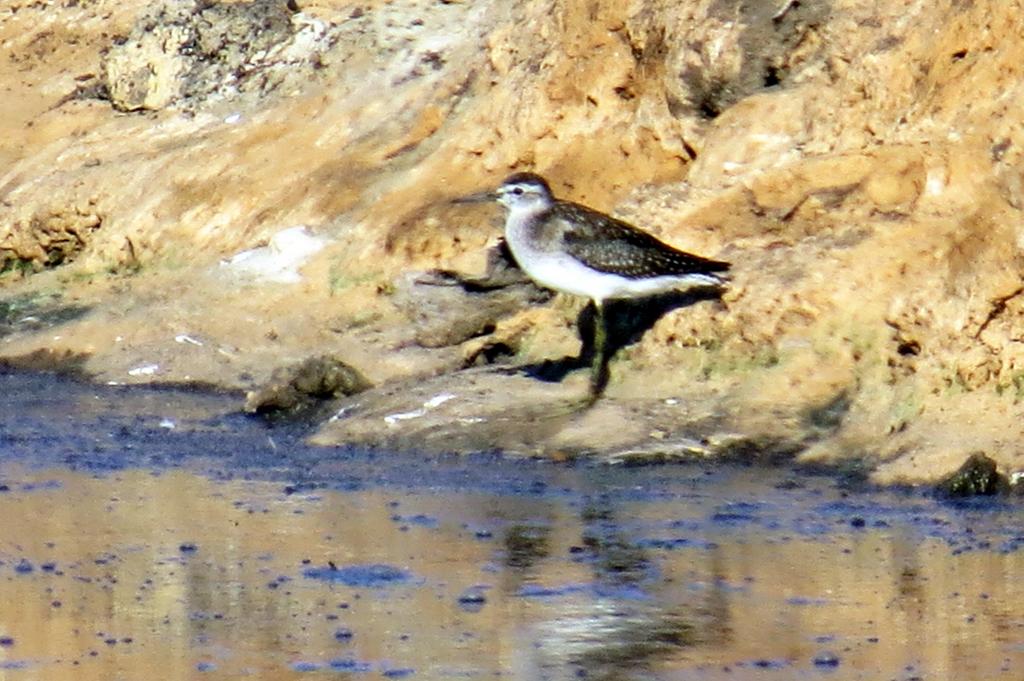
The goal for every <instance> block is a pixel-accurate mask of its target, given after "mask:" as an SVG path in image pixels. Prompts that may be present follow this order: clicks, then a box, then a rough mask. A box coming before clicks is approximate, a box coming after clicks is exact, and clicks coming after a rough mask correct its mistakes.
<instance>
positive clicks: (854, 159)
mask: <svg viewBox="0 0 1024 681" xmlns="http://www.w3.org/2000/svg"><path fill="white" fill-rule="evenodd" d="M1020 5H1021V3H1019V2H1013V1H1006V0H1003V1H1000V2H996V1H994V0H993V1H984V0H976V1H975V2H968V3H965V2H957V1H953V0H949V1H947V2H937V3H936V2H925V1H923V0H910V1H895V0H894V1H891V2H883V3H875V2H871V3H868V2H852V1H851V2H843V1H841V0H835V1H833V2H827V3H787V2H785V1H784V0H779V2H777V3H775V4H774V5H773V4H771V3H745V2H734V1H731V0H714V1H703V0H702V1H697V2H692V3H682V4H681V3H674V2H634V3H619V2H595V3H590V4H589V5H587V6H586V7H583V6H582V5H580V4H579V3H572V2H563V1H556V0H552V1H550V2H520V3H505V2H490V3H488V2H484V3H463V2H416V1H414V0H406V1H404V2H387V3H385V2H362V3H353V2H340V1H339V2H329V1H324V2H310V3H302V2H300V3H299V4H298V5H295V4H294V3H278V2H270V1H269V0H258V1H256V2H252V3H244V2H242V3H214V2H172V3H167V4H152V3H142V2H127V3H115V2H112V1H111V2H108V1H105V0H98V1H97V2H92V3H79V2H72V1H67V2H21V1H19V0H15V1H14V2H10V3H7V4H6V5H5V6H4V8H2V9H0V64H3V66H2V68H0V79H2V80H0V89H2V92H3V97H0V128H2V129H0V164H2V165H0V173H2V175H0V262H2V263H3V268H4V270H5V274H4V275H3V276H2V278H0V295H2V301H3V302H2V305H3V308H2V309H0V313H2V317H0V329H2V333H3V336H2V339H0V352H2V354H3V355H4V356H6V357H24V356H26V355H29V354H31V353H33V352H37V351H44V353H45V354H43V355H37V356H36V357H37V360H36V361H37V363H43V364H47V363H53V362H56V361H65V362H73V363H76V364H77V365H79V366H81V367H82V368H83V369H84V370H85V371H86V372H88V373H89V374H91V375H93V376H95V377H96V378H97V379H99V380H103V381H118V382H134V381H196V380H198V381H203V382H209V383H214V384H218V385H224V386H230V387H242V388H251V387H253V386H256V385H259V384H261V383H262V382H264V381H265V380H266V379H267V378H268V377H269V376H270V375H271V374H272V372H273V371H274V370H275V369H276V368H278V367H281V366H283V365H289V364H292V363H295V362H299V361H301V360H303V359H306V358H308V357H311V356H320V355H325V354H326V355H333V356H336V357H338V358H341V359H343V360H344V361H345V362H346V363H348V364H349V365H351V366H353V367H355V368H356V369H358V371H359V372H360V373H361V375H362V376H364V377H365V378H366V379H367V380H368V381H369V382H371V383H372V384H373V385H374V386H375V387H374V388H372V389H371V390H369V391H367V392H363V393H360V394H359V395H358V396H355V397H353V398H350V401H349V402H348V403H346V404H345V405H344V406H345V407H346V409H345V411H344V413H343V414H342V417H341V418H337V419H335V420H333V421H332V422H331V423H329V424H327V425H326V426H325V427H324V429H323V430H321V432H320V433H319V434H318V435H317V440H318V441H321V442H328V443H330V442H339V441H350V440H359V441H375V442H382V443H390V444H394V445H402V444H406V445H415V444H420V443H425V444H427V445H436V446H457V447H463V446H464V447H467V448H473V447H482V446H487V443H491V445H492V446H494V445H497V446H500V447H505V448H510V449H516V450H524V451H528V452H530V453H539V454H542V455H544V454H547V455H559V456H561V455H571V456H576V455H590V454H593V453H604V454H606V455H613V456H618V455H631V454H630V453H632V452H642V453H646V454H654V455H675V454H679V455H693V454H695V453H696V454H700V455H718V454H720V453H723V452H725V453H729V454H736V455H743V453H744V452H746V451H749V450H751V449H754V448H756V449H759V450H764V449H765V448H767V450H768V451H770V452H773V453H779V454H785V455H796V456H799V457H802V458H804V459H812V460H816V459H820V460H828V461H835V460H849V461H866V462H867V463H868V464H869V465H870V466H871V467H872V468H873V470H874V476H875V478H876V479H878V480H879V481H883V482H885V481H895V480H910V481H914V480H923V479H935V478H937V477H939V476H941V475H942V474H944V473H946V472H948V471H950V470H952V469H953V468H955V467H956V466H957V465H958V464H959V463H960V462H961V461H962V460H963V459H964V458H965V457H966V456H967V454H969V453H970V452H973V451H977V450H983V451H985V452H987V453H988V454H989V455H990V456H992V457H994V458H995V459H997V460H998V461H999V463H1000V464H1001V466H1002V467H1003V468H1004V470H1005V471H1006V472H1015V471H1016V470H1017V469H1018V468H1019V467H1020V466H1021V456H1020V444H1019V443H1020V442H1021V441H1022V435H1024V433H1022V432H1021V430H1022V428H1024V426H1022V425H1021V424H1022V423H1024V420H1022V419H1021V416H1022V415H1024V414H1022V411H1024V408H1022V406H1021V399H1022V397H1024V344H1022V343H1021V342H1020V341H1021V339H1022V337H1024V302H1022V295H1021V294H1022V291H1024V284H1022V280H1021V276H1020V271H1021V265H1022V262H1021V257H1020V255H1019V249H1020V244H1021V243H1022V242H1024V241H1022V238H1024V234H1022V232H1021V222H1020V217H1021V216H1020V206H1021V204H1022V201H1024V196H1022V191H1024V190H1022V186H1024V185H1022V182H1021V170H1020V159H1021V155H1022V150H1024V146H1022V145H1024V133H1022V130H1024V128H1022V123H1024V114H1022V113H1021V111H1024V108H1022V107H1021V106H1020V102H1021V99H1022V95H1024V90H1022V88H1024V85H1022V84H1024V78H1022V77H1021V76H1022V73H1021V71H1022V69H1024V67H1022V66H1021V64H1024V59H1022V56H1024V55H1022V54H1021V52H1022V51H1024V46H1022V45H1021V44H1020V41H1019V40H1018V37H1019V36H1020V35H1021V33H1022V31H1024V13H1022V7H1021V6H1020ZM519 169H531V170H536V171H538V172H541V173H543V174H544V175H546V176H547V177H548V178H549V179H550V180H551V182H552V185H553V187H554V188H555V190H556V192H557V193H559V194H560V195H563V196H566V197H568V198H571V199H574V200H578V201H582V202H584V203H587V204H590V205H593V206H594V207H596V208H599V209H602V210H606V211H610V212H612V213H614V214H616V215H618V216H621V217H623V218H626V219H628V220H630V221H633V222H635V223H637V224H639V225H642V226H644V227H646V228H647V229H649V230H650V231H652V232H655V233H657V234H658V235H659V236H660V237H662V238H663V239H665V240H667V241H669V242H671V243H673V244H675V245H677V246H679V247H681V248H684V249H687V250H692V251H695V252H698V253H702V254H706V255H709V256H712V257H718V258H723V259H727V260H730V261H732V262H733V263H734V267H735V276H734V282H733V285H732V286H731V288H730V289H729V290H728V291H727V292H726V293H725V295H724V296H723V297H722V299H721V300H720V301H702V302H699V303H696V304H694V305H690V306H683V307H678V308H675V309H669V310H667V311H666V312H665V314H664V315H663V316H660V317H658V318H657V319H655V320H647V321H649V322H650V323H649V324H646V322H645V324H641V325H640V327H639V328H640V329H641V330H643V329H645V328H646V327H647V326H649V327H650V328H647V330H646V331H645V332H644V333H642V334H640V338H639V340H638V341H637V342H635V343H632V344H628V345H626V346H625V347H624V348H622V349H621V350H620V351H619V352H618V354H617V355H616V357H615V361H614V362H613V365H612V383H611V387H610V389H609V392H608V399H607V400H606V401H605V402H603V403H601V404H599V405H598V407H596V408H595V409H593V410H590V411H587V412H576V411H573V410H572V400H574V399H575V398H576V397H578V396H579V394H580V393H581V392H582V391H583V389H584V377H583V376H582V375H581V374H580V372H569V374H568V376H567V377H566V378H564V380H562V381H561V382H557V381H551V380H549V381H547V382H545V381H541V380H539V379H538V378H537V377H536V375H537V374H541V375H543V376H544V377H546V378H548V379H551V378H552V375H554V377H555V378H557V377H558V374H559V372H560V371H561V370H563V369H565V368H567V366H566V363H565V362H561V363H559V361H558V360H560V359H561V358H564V357H567V356H570V357H571V356H575V355H577V354H578V353H579V352H580V341H579V334H578V331H577V327H578V326H584V327H585V326H586V323H587V314H586V313H585V312H583V311H582V309H583V306H582V304H581V303H580V302H579V301H574V300H570V299H568V298H563V297H560V296H559V297H555V298H553V299H551V298H550V297H549V296H546V295H545V294H544V293H543V292H540V291H537V290H534V289H532V288H531V287H530V286H528V285H525V284H516V285H515V286H513V287H512V288H506V289H495V290H488V291H469V292H467V291H465V290H464V289H463V288H462V287H458V286H447V285H440V284H445V283H451V281H450V280H449V279H446V278H444V277H439V276H437V275H433V276H426V275H422V274H417V273H424V272H428V271H430V270H432V269H437V268H441V269H446V270H453V271H457V272H462V273H469V274H479V273H482V272H483V271H484V270H485V267H486V262H485V261H486V258H487V257H488V256H487V247H488V246H489V245H492V244H493V243H494V241H495V239H496V237H497V235H498V233H499V218H498V214H497V211H496V210H494V209H493V208H467V207H460V206H453V205H451V204H450V203H449V200H450V199H451V198H453V197H455V196H459V195H462V194H465V193H468V192H470V191H475V190H478V189H480V188H482V187H485V186H487V185H491V184H494V183H496V182H498V181H500V179H501V178H502V177H504V176H505V175H506V174H507V173H509V172H510V171H512V170H519ZM300 225H302V226H305V227H306V230H305V232H301V231H300V230H292V231H289V232H286V234H287V235H289V238H287V239H283V238H282V239H279V240H278V242H276V243H275V248H277V251H276V252H277V256H276V259H272V260H271V262H272V263H273V264H274V268H271V269H268V268H267V267H265V266H260V265H259V263H260V262H261V261H259V260H258V259H257V260H255V261H254V260H253V259H251V258H250V259H249V260H247V261H245V262H247V263H248V265H246V264H245V263H244V262H242V261H239V260H237V259H236V260H235V262H234V264H233V265H225V264H223V261H224V260H226V259H229V258H232V257H233V256H235V255H236V254H237V253H239V252H242V251H245V250H247V249H252V248H255V247H258V246H260V245H264V244H266V243H267V242H268V241H269V240H270V239H271V237H274V236H275V235H278V234H279V233H281V232H282V231H284V230H287V229H290V228H294V227H297V226H300ZM296 253H298V255H295V254H296ZM290 255H295V259H294V262H293V263H291V266H287V265H289V263H285V264H284V265H281V263H282V261H283V260H286V259H287V258H288V257H289V256H290ZM254 262H256V263H257V264H256V265H253V263H254ZM545 361H547V363H546V364H545ZM520 364H528V365H533V366H534V367H535V368H536V369H537V370H536V371H535V372H534V375H530V376H523V375H507V372H505V371H503V369H502V367H505V366H507V365H520ZM552 365H553V367H554V368H552ZM396 417H397V418H396Z"/></svg>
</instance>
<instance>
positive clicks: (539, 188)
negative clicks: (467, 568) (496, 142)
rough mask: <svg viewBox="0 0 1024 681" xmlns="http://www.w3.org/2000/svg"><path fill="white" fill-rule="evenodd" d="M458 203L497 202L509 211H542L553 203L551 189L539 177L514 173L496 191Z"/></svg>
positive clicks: (472, 196)
mask: <svg viewBox="0 0 1024 681" xmlns="http://www.w3.org/2000/svg"><path fill="white" fill-rule="evenodd" d="M456 201H457V202H458V203H478V202H481V201H497V202H498V203H500V204H501V205H503V206H505V207H506V208H508V209H509V210H529V211H533V210H544V209H546V208H548V207H550V206H551V204H552V203H554V201H555V198H554V196H553V195H552V194H551V188H550V187H549V186H548V183H547V182H546V181H545V180H544V178H543V177H541V176H540V175H536V174H534V173H516V174H514V175H509V176H508V177H507V178H505V181H504V182H502V183H501V186H499V187H498V188H497V189H496V190H494V191H492V192H483V193H481V194H473V195H471V196H466V197H463V198H461V199H456Z"/></svg>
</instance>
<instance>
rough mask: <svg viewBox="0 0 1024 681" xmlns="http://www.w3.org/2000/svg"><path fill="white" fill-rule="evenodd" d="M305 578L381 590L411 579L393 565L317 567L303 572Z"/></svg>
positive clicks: (407, 573)
mask: <svg viewBox="0 0 1024 681" xmlns="http://www.w3.org/2000/svg"><path fill="white" fill-rule="evenodd" d="M302 574H303V576H304V577H308V578H310V579H320V580H323V581H326V582H338V583H340V584H344V585H345V586H353V587H363V588H369V589H379V588H382V587H385V586H391V585H393V584H401V583H403V582H407V581H409V579H410V574H409V572H408V571H406V570H402V569H401V568H396V567H394V566H391V565H381V564H370V565H346V566H344V567H331V566H329V565H328V566H327V567H315V568H306V569H305V570H303V571H302Z"/></svg>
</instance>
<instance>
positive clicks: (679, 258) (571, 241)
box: [552, 202, 729, 279]
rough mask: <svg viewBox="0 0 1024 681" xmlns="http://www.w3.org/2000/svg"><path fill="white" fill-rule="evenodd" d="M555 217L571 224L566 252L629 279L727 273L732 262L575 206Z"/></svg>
mask: <svg viewBox="0 0 1024 681" xmlns="http://www.w3.org/2000/svg"><path fill="white" fill-rule="evenodd" d="M552 210H553V212H554V213H555V215H556V217H558V218H561V219H563V220H564V221H565V223H566V224H568V225H572V227H571V228H569V229H567V230H566V231H565V234H564V236H563V239H564V242H565V250H566V252H567V253H569V254H570V255H572V256H573V257H574V258H576V259H578V260H580V261H581V262H583V263H585V264H586V265H587V266H588V267H590V268H592V269H595V270H598V271H600V272H607V273H609V274H617V275H619V276H622V277H627V278H629V279H642V278H647V277H657V276H664V275H668V276H673V275H674V276H685V275H687V274H710V275H714V274H715V273H716V272H725V271H726V270H728V269H729V263H727V262H722V261H720V260H711V259H709V258H702V257H700V256H699V255H693V254H692V253H686V252H684V251H679V250H676V249H675V248H672V247H671V246H669V245H668V244H666V243H662V242H661V241H659V240H658V239H656V238H655V237H653V236H651V235H650V234H647V233H646V232H642V231H640V230H639V229H637V228H636V227H633V226H632V225H630V224H629V223H627V222H623V221H621V220H616V219H615V218H612V217H609V216H607V215H604V214H603V213H599V212H597V211H595V210H592V209H590V208H587V207H586V206H581V205H579V204H576V203H569V202H560V203H559V204H558V205H556V206H555V208H554V209H552Z"/></svg>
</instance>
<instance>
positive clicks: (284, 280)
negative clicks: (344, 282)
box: [221, 225, 327, 284]
mask: <svg viewBox="0 0 1024 681" xmlns="http://www.w3.org/2000/svg"><path fill="white" fill-rule="evenodd" d="M326 244H327V241H326V240H325V239H321V238H319V237H315V236H313V235H311V234H310V233H309V232H308V231H307V230H306V227H305V226H304V225H299V226H297V227H289V228H288V229H284V230H281V231H280V232H278V233H277V234H275V235H274V236H273V237H271V239H270V242H269V243H268V244H267V245H266V246H261V247H259V248H253V249H250V250H248V251H242V252H241V253H238V254H236V255H233V256H232V257H231V258H229V259H227V260H223V261H221V267H222V268H224V269H226V270H228V271H230V272H231V273H233V274H236V275H238V276H241V277H244V278H247V279H257V280H260V281H267V282H274V283H278V284H295V283H298V282H299V281H302V275H301V274H299V269H300V268H301V267H302V266H303V265H304V264H306V261H307V260H309V258H310V257H311V256H313V255H314V254H315V253H317V252H318V251H320V250H321V249H322V248H323V247H324V246H325V245H326Z"/></svg>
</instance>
